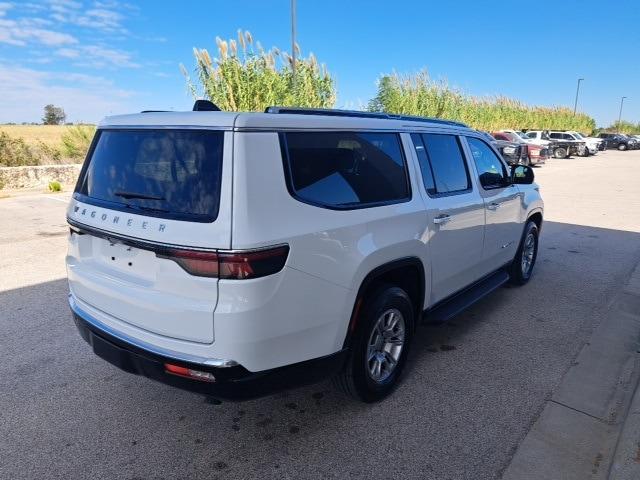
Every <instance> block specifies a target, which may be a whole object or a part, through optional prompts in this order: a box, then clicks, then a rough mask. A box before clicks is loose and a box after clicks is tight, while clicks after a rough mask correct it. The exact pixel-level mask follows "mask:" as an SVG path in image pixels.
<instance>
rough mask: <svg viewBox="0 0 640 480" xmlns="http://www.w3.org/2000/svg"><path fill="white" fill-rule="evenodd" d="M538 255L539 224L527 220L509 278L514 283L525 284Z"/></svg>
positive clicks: (529, 277)
mask: <svg viewBox="0 0 640 480" xmlns="http://www.w3.org/2000/svg"><path fill="white" fill-rule="evenodd" d="M537 257H538V226H537V225H536V224H535V222H533V221H529V222H527V225H526V226H525V229H524V234H523V236H522V239H521V240H520V246H519V247H518V251H517V252H516V256H515V257H514V259H513V262H511V267H510V268H509V278H510V280H511V283H513V284H514V285H524V284H525V283H527V282H528V281H529V280H530V279H531V273H532V272H533V266H534V265H535V263H536V258H537Z"/></svg>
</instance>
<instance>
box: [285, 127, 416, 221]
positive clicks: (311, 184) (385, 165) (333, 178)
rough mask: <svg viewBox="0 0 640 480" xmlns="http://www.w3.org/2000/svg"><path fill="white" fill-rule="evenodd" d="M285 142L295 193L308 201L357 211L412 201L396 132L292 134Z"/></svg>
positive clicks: (290, 184) (287, 168)
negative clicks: (357, 209)
mask: <svg viewBox="0 0 640 480" xmlns="http://www.w3.org/2000/svg"><path fill="white" fill-rule="evenodd" d="M280 141H281V145H282V151H283V157H284V158H283V161H284V165H285V174H286V176H287V185H288V188H289V191H290V193H291V195H293V197H294V198H296V199H298V200H300V201H302V202H305V203H309V204H312V205H316V206H321V207H325V208H331V209H355V208H365V207H374V206H381V205H387V204H393V203H399V202H404V201H409V200H410V199H411V191H410V187H409V179H408V176H407V166H406V160H405V157H404V154H403V151H402V146H401V144H400V137H399V135H398V134H396V133H365V132H287V133H281V134H280Z"/></svg>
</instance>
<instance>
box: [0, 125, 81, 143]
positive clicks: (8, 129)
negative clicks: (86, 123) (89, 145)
mask: <svg viewBox="0 0 640 480" xmlns="http://www.w3.org/2000/svg"><path fill="white" fill-rule="evenodd" d="M70 128H72V126H71V125H0V132H5V133H6V134H7V135H9V136H10V137H13V138H18V137H19V138H22V139H23V140H24V141H25V142H26V143H27V145H30V146H35V145H37V144H38V142H42V143H44V144H45V145H48V146H50V147H54V148H60V147H62V134H63V133H65V132H67V131H68V130H69V129H70Z"/></svg>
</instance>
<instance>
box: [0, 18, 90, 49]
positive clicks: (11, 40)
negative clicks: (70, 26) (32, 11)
mask: <svg viewBox="0 0 640 480" xmlns="http://www.w3.org/2000/svg"><path fill="white" fill-rule="evenodd" d="M0 43H8V44H9V45H16V46H24V45H26V44H27V43H40V44H42V45H46V46H58V45H70V44H74V43H78V40H77V39H76V38H75V37H74V36H72V35H69V34H68V33H62V32H56V31H54V30H49V29H45V28H40V27H38V26H34V23H33V19H20V20H7V19H5V18H0Z"/></svg>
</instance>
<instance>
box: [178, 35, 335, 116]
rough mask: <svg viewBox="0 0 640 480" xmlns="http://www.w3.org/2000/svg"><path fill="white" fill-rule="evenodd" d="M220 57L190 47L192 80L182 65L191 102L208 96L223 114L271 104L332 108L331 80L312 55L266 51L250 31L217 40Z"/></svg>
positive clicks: (257, 109) (277, 50) (255, 109)
mask: <svg viewBox="0 0 640 480" xmlns="http://www.w3.org/2000/svg"><path fill="white" fill-rule="evenodd" d="M216 43H217V47H218V57H217V58H211V55H209V52H208V51H207V50H206V49H197V48H194V51H193V52H194V56H195V59H196V68H195V72H194V78H192V77H191V76H190V74H189V72H188V71H187V70H186V68H185V67H184V66H183V65H181V69H182V73H183V74H184V76H185V77H186V80H187V87H188V89H189V90H190V91H191V93H192V95H193V96H194V98H198V97H201V96H206V97H207V98H209V99H210V100H211V101H212V102H213V103H215V104H216V105H218V107H220V108H221V109H222V110H225V111H263V110H264V109H265V107H268V106H271V105H280V106H298V107H324V108H327V107H332V106H333V104H334V103H335V100H336V90H335V82H334V80H333V78H332V77H331V75H330V74H329V72H328V71H327V69H326V67H325V66H324V65H322V64H319V63H318V61H317V59H316V57H315V56H314V55H313V54H312V53H311V54H309V55H308V56H307V57H304V56H302V55H300V50H299V48H298V46H297V45H296V47H295V48H296V55H297V57H296V61H295V69H296V75H295V81H294V76H293V58H292V57H291V55H290V54H289V53H286V52H283V51H281V50H279V49H278V48H272V49H271V50H268V51H267V50H264V49H263V48H262V46H261V45H260V42H254V40H253V37H252V36H251V33H249V32H243V31H242V30H239V31H238V39H237V40H236V39H229V40H228V41H227V40H222V39H221V38H216Z"/></svg>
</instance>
